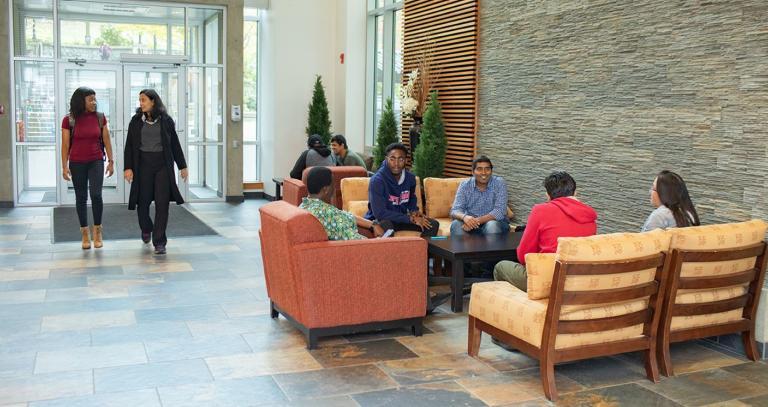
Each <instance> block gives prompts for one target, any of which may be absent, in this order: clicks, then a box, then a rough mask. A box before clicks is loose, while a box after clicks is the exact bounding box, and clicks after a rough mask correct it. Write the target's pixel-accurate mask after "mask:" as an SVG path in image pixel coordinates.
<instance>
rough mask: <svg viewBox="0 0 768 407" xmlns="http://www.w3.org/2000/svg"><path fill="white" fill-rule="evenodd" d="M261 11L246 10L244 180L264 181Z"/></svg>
mask: <svg viewBox="0 0 768 407" xmlns="http://www.w3.org/2000/svg"><path fill="white" fill-rule="evenodd" d="M258 15H259V11H258V10H255V9H246V10H245V21H244V22H243V183H251V182H256V181H260V180H261V171H259V167H260V166H259V135H258V122H257V111H258V106H257V104H258V100H259V98H258V95H259V83H258V77H259V69H258V68H259V20H258Z"/></svg>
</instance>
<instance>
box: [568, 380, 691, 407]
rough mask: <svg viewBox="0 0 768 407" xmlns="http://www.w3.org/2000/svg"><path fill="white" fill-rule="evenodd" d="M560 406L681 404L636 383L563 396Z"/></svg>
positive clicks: (676, 406)
mask: <svg viewBox="0 0 768 407" xmlns="http://www.w3.org/2000/svg"><path fill="white" fill-rule="evenodd" d="M557 405H558V406H562V407H577V406H626V407H651V406H653V407H680V404H678V403H675V402H674V401H672V400H670V399H668V398H666V397H663V396H661V395H659V394H656V393H654V392H652V391H650V390H648V389H646V388H643V387H640V386H638V385H637V384H635V383H629V384H623V385H620V386H612V387H603V388H600V389H594V390H586V391H581V392H578V393H571V394H565V395H563V396H562V397H561V398H560V399H559V400H558V401H557Z"/></svg>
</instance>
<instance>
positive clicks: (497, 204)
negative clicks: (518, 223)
mask: <svg viewBox="0 0 768 407" xmlns="http://www.w3.org/2000/svg"><path fill="white" fill-rule="evenodd" d="M495 181H496V182H495V184H496V185H494V188H493V195H494V196H493V210H492V211H491V215H493V218H494V219H496V220H498V221H503V220H506V219H507V184H506V183H505V182H504V181H503V180H502V179H501V178H496V179H495Z"/></svg>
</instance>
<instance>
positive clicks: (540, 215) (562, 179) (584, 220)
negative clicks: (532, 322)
mask: <svg viewBox="0 0 768 407" xmlns="http://www.w3.org/2000/svg"><path fill="white" fill-rule="evenodd" d="M544 188H545V189H546V190H547V199H548V201H547V202H544V203H541V204H538V205H535V206H534V207H533V209H531V214H530V215H529V216H528V224H527V225H526V226H525V231H524V232H523V237H522V239H521V240H520V245H519V246H518V247H517V259H518V262H519V263H516V262H513V261H509V260H505V261H501V262H499V263H498V264H496V267H495V268H494V270H493V278H494V280H497V281H507V282H509V283H510V284H512V285H514V286H515V287H517V288H519V289H521V290H523V291H527V288H528V273H527V272H526V271H525V255H526V254H528V253H554V252H556V251H557V238H559V237H581V236H592V235H594V234H595V233H596V232H597V224H596V223H595V221H596V220H597V212H595V210H594V209H592V207H591V206H589V205H587V204H585V203H582V202H581V201H579V200H578V199H576V197H575V196H574V194H575V193H576V181H574V179H573V177H571V176H570V175H569V174H568V173H567V172H564V171H560V172H553V173H552V174H549V176H548V177H547V178H546V179H544Z"/></svg>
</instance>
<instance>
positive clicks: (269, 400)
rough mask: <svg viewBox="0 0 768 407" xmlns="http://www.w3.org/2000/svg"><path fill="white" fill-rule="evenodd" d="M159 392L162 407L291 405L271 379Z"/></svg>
mask: <svg viewBox="0 0 768 407" xmlns="http://www.w3.org/2000/svg"><path fill="white" fill-rule="evenodd" d="M158 392H159V393H160V399H161V400H162V403H163V407H176V406H184V407H192V406H200V407H216V406H219V407H230V406H258V405H274V404H281V403H284V402H287V401H288V399H287V398H286V397H285V395H284V394H283V391H282V390H280V387H278V386H277V384H276V383H275V381H274V379H272V377H271V376H262V377H252V378H245V379H233V380H217V381H215V382H212V383H204V384H190V385H186V386H175V387H161V388H159V389H158Z"/></svg>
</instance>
